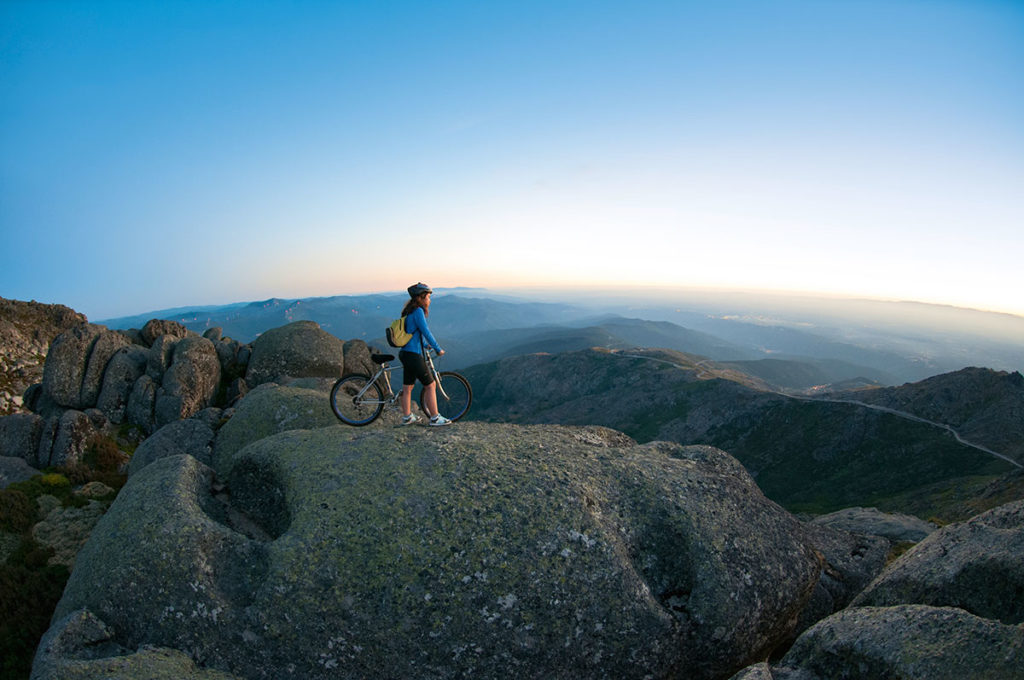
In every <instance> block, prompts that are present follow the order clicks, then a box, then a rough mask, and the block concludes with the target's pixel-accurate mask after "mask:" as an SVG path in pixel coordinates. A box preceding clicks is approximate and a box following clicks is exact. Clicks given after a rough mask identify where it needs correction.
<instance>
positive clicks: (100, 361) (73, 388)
mask: <svg viewBox="0 0 1024 680" xmlns="http://www.w3.org/2000/svg"><path fill="white" fill-rule="evenodd" d="M127 344H128V339H127V338H125V337H124V336H123V335H121V334H120V333H116V332H114V331H109V330H107V329H106V328H105V327H104V326H97V325H96V324H90V323H86V324H82V325H80V326H76V327H74V328H72V329H70V330H68V331H66V332H64V333H61V334H60V335H58V336H57V337H56V338H55V339H54V341H53V344H51V345H50V351H49V353H48V354H47V356H46V364H45V366H44V367H43V394H44V395H45V396H46V397H47V398H49V399H50V400H52V401H53V402H54V403H55V404H57V405H59V406H62V407H65V408H73V409H84V408H89V407H92V406H95V405H96V399H97V397H98V396H99V392H100V387H101V385H102V380H103V371H104V370H105V369H106V366H107V362H108V361H110V358H111V357H112V356H114V353H115V352H117V350H119V349H120V348H121V347H123V346H125V345H127Z"/></svg>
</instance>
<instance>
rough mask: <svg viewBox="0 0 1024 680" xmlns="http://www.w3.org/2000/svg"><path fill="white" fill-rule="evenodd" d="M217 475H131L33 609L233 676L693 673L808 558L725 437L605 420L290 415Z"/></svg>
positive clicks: (752, 657) (740, 652)
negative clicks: (374, 419)
mask: <svg viewBox="0 0 1024 680" xmlns="http://www.w3.org/2000/svg"><path fill="white" fill-rule="evenodd" d="M224 473H225V475H226V477H227V482H228V487H229V490H230V498H226V496H225V494H219V495H218V496H217V497H215V496H214V495H213V494H212V492H211V486H212V485H213V481H214V480H213V474H212V471H211V470H210V469H209V468H207V467H206V466H204V465H202V464H201V463H199V462H198V461H196V460H195V459H194V458H192V457H190V456H172V457H169V458H162V459H159V460H156V461H155V462H153V463H152V464H150V465H148V466H147V467H145V468H144V469H142V470H141V471H139V472H138V473H137V474H135V475H133V476H132V478H131V479H130V481H129V483H128V485H127V486H126V487H125V488H124V490H123V491H122V492H121V494H120V496H119V497H118V499H117V501H116V502H115V504H114V506H113V507H112V508H111V510H110V511H109V512H108V513H107V515H105V516H104V518H103V519H102V520H101V521H100V523H99V525H98V526H97V528H96V530H95V531H94V533H93V537H92V539H91V540H90V542H89V544H88V545H87V546H86V548H85V549H84V550H83V551H82V553H80V555H79V557H78V561H77V563H76V567H75V570H74V572H73V573H72V575H71V579H70V581H69V583H68V587H67V589H66V591H65V594H64V597H63V599H62V600H61V603H60V605H59V606H58V609H57V612H56V614H55V617H54V620H55V621H60V620H62V619H63V618H64V617H68V616H71V615H72V614H73V613H75V612H81V611H83V610H84V611H85V612H87V615H88V616H94V617H95V618H96V620H97V621H98V622H100V625H104V626H108V627H109V629H110V630H111V631H116V635H114V637H113V639H111V640H110V643H111V644H112V645H116V647H117V649H118V650H121V652H120V653H122V654H123V653H124V650H128V651H132V650H136V649H139V648H140V647H141V646H144V645H145V646H153V647H159V648H164V649H171V650H181V651H185V652H187V653H188V654H189V655H190V656H191V657H192V658H193V659H195V660H196V661H197V662H198V663H200V664H201V665H202V666H203V667H204V668H208V669H216V670H219V671H224V672H228V673H231V674H233V675H235V676H237V677H240V678H279V677H303V678H356V677H419V678H423V677H427V678H446V677H465V676H470V675H472V676H474V677H484V678H497V677H509V676H522V677H530V678H534V677H537V678H539V677H544V678H576V677H590V678H600V677H607V678H632V677H637V678H639V677H687V678H712V677H723V676H727V675H728V674H729V673H732V672H733V671H735V670H737V669H739V668H741V667H743V666H744V665H745V664H747V663H750V662H753V661H756V660H758V659H761V658H764V657H765V656H766V655H767V654H768V653H769V651H770V650H771V649H772V648H773V647H774V646H775V645H776V644H778V643H779V642H780V641H782V640H785V639H787V638H790V637H791V636H792V635H793V634H794V632H795V627H796V626H797V625H798V624H797V620H798V618H799V615H800V612H801V610H802V609H803V608H804V606H805V604H806V603H807V602H808V600H809V599H810V598H811V596H812V593H813V592H814V590H815V588H816V586H817V584H818V580H819V575H820V573H821V571H822V569H823V564H822V558H821V557H820V555H819V554H817V553H816V552H815V550H814V549H813V547H812V545H811V542H810V540H809V539H808V538H807V535H808V534H807V533H806V531H805V530H804V527H803V526H802V525H801V524H800V523H799V522H798V521H797V520H795V519H794V518H793V517H792V516H790V515H789V514H787V513H785V512H784V511H782V510H781V509H780V508H779V507H778V506H777V505H775V504H774V503H772V502H770V501H768V500H766V499H765V498H764V496H763V495H762V494H761V493H760V492H759V491H758V489H757V487H756V486H755V485H754V484H753V482H752V480H751V479H750V477H749V476H748V475H747V474H746V473H745V472H744V471H743V469H742V467H741V466H739V464H738V463H737V462H736V461H735V460H734V459H732V458H731V457H729V456H728V455H726V454H724V453H723V452H721V451H718V450H716V449H712V448H709V447H680V446H676V445H669V444H664V443H655V444H650V445H643V446H639V445H636V444H635V442H633V441H632V440H630V439H628V438H627V437H625V436H624V435H621V434H619V433H617V432H614V431H611V430H605V429H602V428H564V427H557V426H533V427H519V426H498V425H480V424H461V425H459V426H457V427H453V428H445V429H441V430H437V429H428V428H418V427H412V428H403V429H400V430H392V429H380V430H375V431H365V430H355V429H351V428H344V427H340V426H336V427H328V428H323V429H318V430H293V431H288V432H284V433H281V434H277V435H274V436H270V437H267V438H264V439H261V440H259V441H257V442H255V443H252V444H250V445H249V446H247V447H245V448H244V449H242V450H241V451H239V452H238V453H237V454H236V455H235V456H234V457H233V458H232V459H231V461H230V468H229V469H227V470H225V471H224ZM41 653H42V652H41ZM52 662H53V659H52V658H51V659H49V661H48V663H52ZM39 677H56V676H46V675H45V674H42V675H40V676H39ZM97 677H98V676H97Z"/></svg>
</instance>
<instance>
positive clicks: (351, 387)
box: [331, 352, 473, 427]
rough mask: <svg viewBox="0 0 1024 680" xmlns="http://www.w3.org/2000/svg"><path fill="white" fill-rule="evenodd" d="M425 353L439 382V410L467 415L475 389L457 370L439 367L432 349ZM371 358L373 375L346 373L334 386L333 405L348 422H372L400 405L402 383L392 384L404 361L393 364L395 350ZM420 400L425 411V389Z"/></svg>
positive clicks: (456, 416) (446, 414)
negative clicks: (395, 373)
mask: <svg viewBox="0 0 1024 680" xmlns="http://www.w3.org/2000/svg"><path fill="white" fill-rule="evenodd" d="M423 356H424V358H425V359H426V361H427V369H428V370H429V371H430V375H432V376H434V382H435V383H436V384H437V390H436V392H437V410H438V413H440V414H441V415H443V416H444V417H445V418H448V419H449V420H452V421H456V420H458V419H459V418H461V417H462V416H464V415H466V412H467V411H469V407H470V405H471V404H472V403H473V389H472V388H471V387H470V385H469V381H468V380H466V379H465V378H464V377H463V376H462V375H460V374H458V373H456V372H454V371H438V370H437V369H436V368H435V367H434V360H433V358H432V357H431V353H430V352H424V355H423ZM370 359H371V360H372V361H373V363H375V364H377V372H376V373H374V374H373V376H368V375H360V374H352V375H346V376H345V377H344V378H340V379H339V380H338V382H336V383H334V387H333V388H331V409H332V410H333V411H334V415H336V416H338V418H339V419H340V420H341V422H343V423H345V424H347V425H354V426H356V427H362V426H363V425H369V424H370V423H372V422H373V421H375V420H377V418H379V417H380V415H381V413H383V412H384V411H386V410H387V411H390V410H391V409H397V408H399V405H398V400H399V398H400V397H401V395H402V389H401V387H400V386H399V389H398V390H397V391H395V390H393V389H392V388H391V371H394V370H396V369H399V368H401V367H402V365H401V364H398V365H395V366H392V365H391V363H390V362H391V361H393V360H394V359H395V355H393V354H372V355H370ZM419 404H420V410H421V411H423V412H424V413H426V412H427V409H426V405H425V404H424V393H423V390H420V398H419Z"/></svg>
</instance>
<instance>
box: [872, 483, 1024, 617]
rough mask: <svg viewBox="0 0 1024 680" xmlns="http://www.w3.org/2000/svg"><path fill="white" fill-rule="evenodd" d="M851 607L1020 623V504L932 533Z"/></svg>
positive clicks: (1023, 612)
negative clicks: (915, 607)
mask: <svg viewBox="0 0 1024 680" xmlns="http://www.w3.org/2000/svg"><path fill="white" fill-rule="evenodd" d="M853 604H854V605H855V606H885V605H896V604H927V605H933V606H937V607H959V608H961V609H964V610H966V611H968V612H971V613H972V614H974V615H976V616H981V617H984V618H988V619H995V620H998V621H1002V622H1003V623H1007V624H1021V623H1024V500H1022V501H1015V502H1013V503H1008V504H1006V505H1002V506H1000V507H998V508H994V509H992V510H989V511H988V512H985V513H982V514H981V515H978V516H976V517H973V518H971V519H969V520H967V521H966V522H960V523H957V524H950V525H948V526H945V527H943V528H942V529H940V530H938V531H936V532H935V533H933V534H932V535H930V536H929V537H928V538H926V539H924V540H923V541H921V542H920V543H918V544H917V545H916V546H914V547H913V548H911V549H910V550H909V551H907V552H906V553H904V554H903V555H902V556H900V558H899V559H898V560H896V561H895V562H893V563H892V564H891V565H889V567H888V568H887V569H886V570H885V571H884V572H883V573H882V575H881V576H879V577H878V578H877V579H876V580H875V581H874V582H873V583H872V584H871V585H870V586H868V588H867V589H866V590H864V592H862V593H861V594H860V595H858V596H857V598H856V599H855V600H854V602H853Z"/></svg>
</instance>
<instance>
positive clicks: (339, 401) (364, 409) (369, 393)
mask: <svg viewBox="0 0 1024 680" xmlns="http://www.w3.org/2000/svg"><path fill="white" fill-rule="evenodd" d="M369 382H370V376H367V375H347V376H345V377H344V378H340V379H339V380H338V382H336V383H334V387H332V388H331V410H332V411H334V415H336V416H338V419H339V420H340V421H341V422H343V423H345V424H346V425H353V426H355V427H362V426H363V425H369V424H370V423H372V422H373V421H375V420H377V417H378V416H380V412H381V411H383V410H384V395H383V393H382V392H381V390H380V386H379V385H377V384H376V383H372V384H370V386H369V388H368V389H367V390H366V392H365V393H364V394H363V396H362V399H363V400H366V402H368V403H357V402H356V400H355V398H356V395H357V394H359V392H360V391H362V389H363V387H365V386H366V385H367V383H369Z"/></svg>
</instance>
